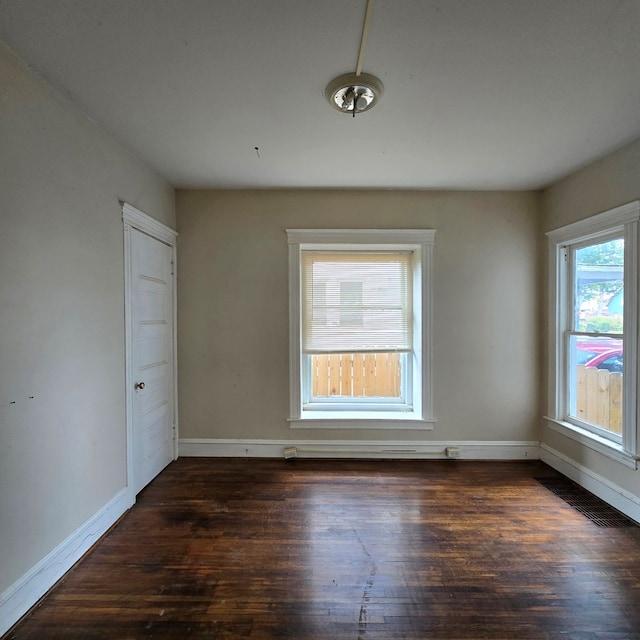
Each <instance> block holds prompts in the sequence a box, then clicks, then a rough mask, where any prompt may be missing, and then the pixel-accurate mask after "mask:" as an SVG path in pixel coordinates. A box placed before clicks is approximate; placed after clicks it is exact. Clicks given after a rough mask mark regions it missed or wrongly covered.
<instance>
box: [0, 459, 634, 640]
mask: <svg viewBox="0 0 640 640" xmlns="http://www.w3.org/2000/svg"><path fill="white" fill-rule="evenodd" d="M554 475H557V474H556V473H555V472H554V471H553V470H551V469H550V468H549V467H547V466H545V465H544V464H542V463H540V462H513V463H500V462H496V463H487V462H485V463H476V462H462V461H458V462H453V461H395V462H392V461H383V460H377V461H346V460H342V461H335V460H332V461H329V460H292V461H287V462H285V461H284V460H255V459H204V458H181V459H180V460H178V461H177V462H175V463H173V464H171V465H170V466H169V467H168V468H167V469H166V470H165V471H164V472H163V473H162V474H161V475H160V476H159V477H158V478H156V480H154V481H153V482H152V483H151V485H149V486H148V487H147V488H146V489H145V490H144V491H143V492H142V493H141V494H140V496H139V498H138V503H137V504H136V505H135V507H134V508H133V509H132V510H131V511H130V512H129V513H127V514H126V515H125V516H124V517H123V519H122V520H121V521H120V523H119V524H118V525H117V526H116V527H115V528H114V529H113V530H112V531H111V532H110V533H109V534H108V535H107V536H105V537H104V538H103V539H102V540H101V541H100V542H99V543H98V544H97V545H96V546H95V547H94V549H93V550H92V552H91V553H90V554H89V555H87V557H86V558H85V559H83V560H82V561H81V562H80V563H79V564H78V565H77V566H76V567H75V568H74V569H73V570H72V571H71V572H70V573H69V574H68V575H67V576H66V577H65V578H64V580H63V581H62V582H61V583H60V584H59V585H58V586H56V588H55V589H54V590H53V591H52V592H51V593H50V594H49V595H48V596H47V597H46V598H45V599H44V600H43V602H42V603H41V604H40V606H38V607H37V608H36V609H35V610H34V611H33V612H32V613H31V614H30V615H29V616H28V617H27V618H26V619H25V620H24V621H23V622H22V623H21V624H20V625H18V626H17V627H16V628H14V629H13V630H12V631H11V632H10V633H9V634H7V636H6V638H11V639H14V640H27V639H28V640H35V639H37V640H47V639H52V640H53V639H61V640H62V639H64V640H75V639H78V640H79V639H82V640H91V639H94V638H95V639H101V640H110V639H116V638H117V639H119V640H123V639H137V638H156V639H160V640H166V639H183V638H198V639H204V638H206V639H228V640H231V639H241V638H242V639H247V638H248V639H251V640H263V639H264V640H266V639H270V638H295V639H296V640H307V639H309V640H310V639H314V640H321V639H332V640H347V639H348V640H365V639H375V640H383V639H384V640H390V639H395V638H405V639H412V640H425V639H428V638H433V639H437V638H450V639H455V638H459V639H463V638H464V639H469V638H473V639H476V638H477V639H480V638H491V639H502V640H516V639H528V640H529V639H531V640H533V639H535V640H538V639H566V640H637V639H640V527H626V528H612V527H601V526H597V525H596V524H594V523H593V522H592V521H591V520H589V519H588V518H586V517H585V516H584V515H582V514H581V513H579V512H578V511H576V510H575V509H574V508H572V507H571V506H569V505H568V504H567V503H566V502H564V501H563V500H562V499H561V498H559V497H558V496H556V495H554V494H553V493H552V492H551V491H549V489H547V488H545V487H544V486H543V485H542V484H540V483H539V482H538V481H537V480H536V477H540V476H554Z"/></svg>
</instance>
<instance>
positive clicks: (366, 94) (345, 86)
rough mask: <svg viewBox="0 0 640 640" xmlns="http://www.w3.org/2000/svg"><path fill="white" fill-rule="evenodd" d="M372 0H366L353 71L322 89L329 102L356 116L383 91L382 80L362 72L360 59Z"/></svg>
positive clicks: (376, 100)
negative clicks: (358, 48) (356, 61)
mask: <svg viewBox="0 0 640 640" xmlns="http://www.w3.org/2000/svg"><path fill="white" fill-rule="evenodd" d="M372 9H373V0H367V10H366V13H365V16H364V24H363V26H362V37H361V38H360V51H359V52H358V63H357V64H356V71H355V73H345V74H344V75H341V76H338V77H337V78H335V79H334V80H332V81H331V82H330V83H329V84H328V85H327V88H326V89H325V90H324V95H325V97H326V98H327V100H328V101H329V104H330V105H331V106H332V107H333V108H334V109H336V110H337V111H340V112H341V113H350V114H352V115H353V117H354V118H355V117H356V113H364V112H365V111H368V110H369V109H371V108H372V107H373V106H374V105H375V104H376V103H377V102H378V100H379V99H380V98H381V97H382V93H383V92H384V85H383V84H382V82H381V81H380V80H379V79H378V78H376V77H375V76H372V75H370V74H368V73H362V59H363V57H364V49H365V45H366V42H367V36H368V35H369V23H370V21H371V11H372Z"/></svg>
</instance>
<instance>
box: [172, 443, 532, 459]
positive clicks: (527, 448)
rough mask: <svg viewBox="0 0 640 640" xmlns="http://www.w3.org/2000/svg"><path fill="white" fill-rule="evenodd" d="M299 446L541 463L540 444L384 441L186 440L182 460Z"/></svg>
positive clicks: (321, 454) (322, 452) (352, 454)
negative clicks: (453, 452)
mask: <svg viewBox="0 0 640 640" xmlns="http://www.w3.org/2000/svg"><path fill="white" fill-rule="evenodd" d="M285 447H295V448H296V450H297V452H298V453H299V456H298V457H300V458H303V457H304V458H363V459H371V458H382V459H396V458H406V459H434V460H440V459H446V458H447V454H446V451H445V449H446V448H447V447H457V448H458V449H460V456H459V458H460V459H461V460H537V459H538V458H539V455H540V454H539V443H538V442H520V441H487V442H482V441H472V440H462V441H451V440H448V441H443V442H439V441H438V442H424V441H410V440H409V441H406V440H405V441H384V440H362V441H354V440H230V439H209V438H184V439H182V440H180V456H181V457H205V458H229V457H231V458H282V457H283V455H284V454H283V450H284V448H285Z"/></svg>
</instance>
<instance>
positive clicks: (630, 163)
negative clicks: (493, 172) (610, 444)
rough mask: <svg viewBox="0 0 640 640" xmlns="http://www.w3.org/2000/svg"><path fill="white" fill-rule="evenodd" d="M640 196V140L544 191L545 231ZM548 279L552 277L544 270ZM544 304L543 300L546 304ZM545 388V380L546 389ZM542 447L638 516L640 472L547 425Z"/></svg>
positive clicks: (560, 464)
mask: <svg viewBox="0 0 640 640" xmlns="http://www.w3.org/2000/svg"><path fill="white" fill-rule="evenodd" d="M639 198H640V140H638V141H636V142H634V143H632V144H630V145H627V146H626V147H624V148H622V149H620V150H619V151H617V152H615V153H612V154H610V155H608V156H606V157H604V158H602V159H600V160H598V161H597V162H594V163H593V164H590V165H589V166H587V167H585V168H583V169H581V170H580V171H577V172H575V173H573V174H571V175H570V176H568V177H566V178H565V179H564V180H561V181H559V182H558V183H556V184H555V185H553V186H552V187H550V188H548V189H546V190H545V191H544V192H543V194H542V208H543V212H544V223H543V227H544V229H543V231H545V232H546V231H550V230H552V229H557V228H558V227H562V226H564V225H566V224H569V223H571V222H575V221H577V220H581V219H583V218H587V217H589V216H591V215H594V214H596V213H601V212H603V211H606V210H608V209H611V208H613V207H616V206H618V205H621V204H624V203H626V202H631V201H632V200H637V199H639ZM544 277H545V278H546V277H548V276H547V275H546V271H545V276H544ZM546 303H547V301H546V300H545V306H546ZM545 337H546V336H545ZM545 366H546V363H545ZM546 388H547V381H546V379H545V380H544V386H543V389H544V390H546ZM542 445H543V448H544V449H546V453H545V454H544V456H543V457H544V458H545V459H547V460H548V461H549V462H550V463H551V464H554V466H557V467H558V468H560V470H562V471H563V472H564V473H566V474H568V475H570V476H571V477H573V478H574V479H576V480H578V481H580V482H581V483H582V484H585V485H587V486H588V488H590V489H591V490H592V491H596V492H599V493H600V494H601V495H602V497H604V498H605V499H609V500H610V501H614V503H615V504H616V506H618V508H621V509H623V510H625V511H626V512H627V513H630V514H631V515H633V516H634V517H636V518H638V517H639V516H640V474H639V472H638V471H637V470H635V469H630V468H629V467H627V466H624V465H623V464H621V463H618V462H614V461H613V460H611V459H610V458H609V457H607V456H604V455H602V454H601V453H598V452H596V451H593V450H592V449H590V448H588V447H585V446H583V445H581V444H579V443H577V442H575V441H573V440H571V439H569V438H567V437H566V436H564V435H562V434H560V433H556V432H555V431H553V430H551V429H550V428H548V427H547V426H546V425H545V426H544V428H543V432H542ZM607 487H608V489H607ZM620 496H622V498H620ZM618 500H621V502H618Z"/></svg>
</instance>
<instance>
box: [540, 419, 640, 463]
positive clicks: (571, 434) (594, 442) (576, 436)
mask: <svg viewBox="0 0 640 640" xmlns="http://www.w3.org/2000/svg"><path fill="white" fill-rule="evenodd" d="M544 418H545V420H546V421H547V427H548V428H549V429H551V431H555V432H556V433H559V434H560V435H562V436H565V437H566V438H570V439H571V440H575V441H576V442H579V443H580V444H581V445H583V446H585V447H588V448H589V449H593V450H594V451H597V452H598V453H601V454H602V455H603V456H607V457H608V458H611V459H612V460H615V461H616V462H620V463H621V464H624V465H625V466H627V467H629V468H630V469H637V468H638V459H637V457H636V456H632V455H631V454H630V453H627V452H626V451H625V450H624V449H623V448H622V447H621V446H620V445H618V444H616V443H615V442H612V441H611V440H607V439H605V438H602V437H601V436H599V435H597V434H595V433H593V432H591V431H587V430H586V429H581V428H580V427H578V426H577V425H574V424H571V423H569V422H563V421H562V420H556V419H555V418H549V417H548V416H545V417H544Z"/></svg>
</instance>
